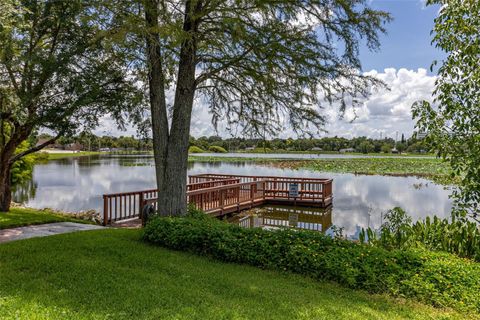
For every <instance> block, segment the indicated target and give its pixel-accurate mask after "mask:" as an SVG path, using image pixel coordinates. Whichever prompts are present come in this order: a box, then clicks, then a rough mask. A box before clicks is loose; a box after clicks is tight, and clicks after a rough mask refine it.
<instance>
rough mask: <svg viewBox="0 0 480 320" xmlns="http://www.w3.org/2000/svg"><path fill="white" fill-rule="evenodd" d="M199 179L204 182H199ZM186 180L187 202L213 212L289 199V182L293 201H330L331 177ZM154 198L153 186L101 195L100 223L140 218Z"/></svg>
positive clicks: (232, 177)
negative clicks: (293, 190)
mask: <svg viewBox="0 0 480 320" xmlns="http://www.w3.org/2000/svg"><path fill="white" fill-rule="evenodd" d="M217 176H218V177H217ZM192 177H194V178H193V179H192ZM202 179H205V181H199V180H202ZM245 180H248V181H245ZM189 181H191V182H192V181H195V182H193V183H190V184H188V185H187V199H186V201H187V203H192V204H194V205H195V206H197V207H198V208H199V209H202V210H203V211H205V212H207V213H210V214H214V215H218V214H225V213H229V212H233V211H239V210H241V209H243V208H247V207H252V206H254V205H259V204H262V203H265V202H267V201H269V202H282V201H283V202H285V201H287V202H288V201H290V202H292V197H290V195H289V184H291V183H298V185H299V191H298V198H295V199H294V200H295V203H297V200H298V201H299V202H302V201H303V203H304V204H306V205H313V206H315V205H320V206H328V205H329V204H331V201H332V181H333V180H332V179H318V178H294V177H292V178H290V177H275V176H273V177H272V176H241V175H239V176H234V175H223V174H219V175H212V174H203V175H195V176H189ZM157 198H158V192H157V190H156V189H149V190H143V191H135V192H123V193H112V194H105V195H103V202H104V206H103V220H104V224H105V225H106V224H109V223H112V222H115V221H118V220H124V219H130V218H137V217H140V216H141V212H142V209H143V207H144V206H145V205H146V204H152V205H154V207H155V208H156V207H157V205H156V202H157Z"/></svg>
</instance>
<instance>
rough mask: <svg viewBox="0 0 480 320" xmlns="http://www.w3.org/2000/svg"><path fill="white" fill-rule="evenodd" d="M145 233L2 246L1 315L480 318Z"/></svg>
mask: <svg viewBox="0 0 480 320" xmlns="http://www.w3.org/2000/svg"><path fill="white" fill-rule="evenodd" d="M139 234H140V230H136V229H118V228H108V229H106V230H98V231H97V230H95V231H88V232H76V233H71V234H63V235H58V236H54V237H43V238H34V239H28V240H24V241H15V242H10V243H5V244H0V257H1V263H0V274H1V275H2V278H1V281H0V310H1V316H0V317H1V319H2V320H19V319H38V320H40V319H45V320H46V319H52V320H53V319H62V320H63V319H72V320H73V319H75V320H99V319H105V320H106V319H115V320H130V319H138V320H142V319H178V320H210V319H215V320H218V319H238V320H240V319H264V320H291V319H298V320H311V319H322V320H338V319H349V320H365V319H392V320H393V319H394V320H400V319H411V320H431V319H443V320H447V319H450V320H466V319H478V317H476V316H475V315H474V314H466V313H459V312H455V311H452V310H443V309H435V308H432V307H428V306H425V305H422V304H419V303H415V302H413V301H409V300H405V299H400V300H397V299H392V298H389V297H386V296H385V295H370V294H367V293H366V292H363V291H355V290H350V289H347V288H344V287H341V286H339V285H335V284H332V283H330V282H326V281H323V282H318V281H315V280H314V279H310V278H308V277H302V276H299V275H294V274H282V273H279V272H275V271H267V270H259V269H258V268H254V267H249V266H245V265H238V264H233V263H221V262H218V261H212V260H210V259H206V258H204V257H198V256H195V255H192V254H188V253H184V252H175V251H172V250H167V249H163V248H159V247H156V246H152V245H149V244H146V243H144V242H142V241H139Z"/></svg>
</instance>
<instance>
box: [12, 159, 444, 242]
mask: <svg viewBox="0 0 480 320" xmlns="http://www.w3.org/2000/svg"><path fill="white" fill-rule="evenodd" d="M138 164H141V165H138ZM188 172H189V174H201V173H224V174H240V175H263V176H268V175H272V176H275V175H276V176H290V177H311V178H333V179H334V181H333V196H334V199H333V208H332V215H331V218H332V223H333V224H335V225H336V226H339V227H343V228H345V233H346V234H347V235H352V234H355V233H357V232H358V231H357V230H358V227H359V226H360V227H367V226H370V227H373V228H378V227H379V226H380V224H381V223H382V221H381V217H382V213H385V212H386V211H387V210H389V209H392V208H393V207H395V206H399V207H402V208H403V209H405V210H406V211H407V212H408V213H409V214H410V215H411V216H412V218H413V220H418V219H421V218H424V217H426V216H428V215H434V214H436V215H438V216H440V217H447V216H449V213H450V209H451V201H450V199H449V195H450V194H451V190H446V189H445V188H444V187H442V186H439V185H436V184H434V183H433V182H431V181H429V180H426V179H422V178H417V177H388V176H360V175H359V176H356V175H354V174H339V173H322V172H313V171H309V170H301V169H300V170H291V169H283V168H273V167H268V166H263V165H260V164H255V163H252V162H210V163H208V162H195V163H189V166H188ZM419 185H421V188H419ZM35 186H36V190H35ZM154 187H155V169H154V167H153V158H152V157H151V156H146V157H142V156H138V155H133V156H132V155H129V156H119V155H116V156H102V157H82V158H78V159H73V158H69V159H62V160H57V161H50V162H48V163H45V164H37V165H36V166H35V168H34V172H33V181H32V182H31V183H30V184H29V185H26V186H18V187H17V190H16V191H15V193H14V200H15V201H18V202H25V204H26V205H28V206H31V207H36V208H44V207H50V208H54V209H59V210H65V211H79V210H87V209H95V210H98V211H100V210H101V208H102V195H103V194H105V193H116V192H127V191H135V190H145V189H152V188H154ZM322 230H326V228H325V227H323V229H322Z"/></svg>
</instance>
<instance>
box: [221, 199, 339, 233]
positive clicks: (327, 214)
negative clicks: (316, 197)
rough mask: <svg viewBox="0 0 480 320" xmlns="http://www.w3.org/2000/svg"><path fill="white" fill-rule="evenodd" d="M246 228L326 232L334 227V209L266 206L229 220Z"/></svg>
mask: <svg viewBox="0 0 480 320" xmlns="http://www.w3.org/2000/svg"><path fill="white" fill-rule="evenodd" d="M228 221H229V222H230V223H234V224H238V225H239V226H241V227H245V228H265V229H271V228H273V229H278V228H294V229H303V230H313V231H320V232H322V231H326V230H327V229H329V228H330V227H331V226H332V207H329V208H327V209H319V208H305V207H292V206H274V205H266V206H264V207H261V208H256V209H252V210H248V211H244V212H242V213H240V214H237V215H234V216H233V217H231V218H230V219H228Z"/></svg>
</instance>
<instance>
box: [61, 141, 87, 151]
mask: <svg viewBox="0 0 480 320" xmlns="http://www.w3.org/2000/svg"><path fill="white" fill-rule="evenodd" d="M63 147H64V149H65V150H69V151H81V150H83V144H80V143H77V142H74V143H69V144H66V145H65V146H63Z"/></svg>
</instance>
